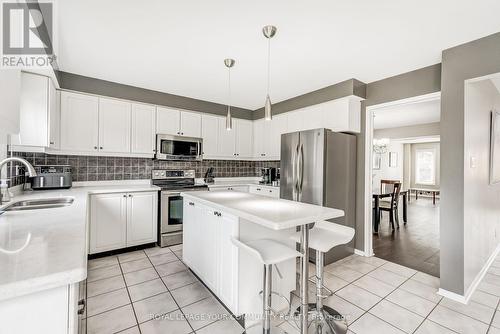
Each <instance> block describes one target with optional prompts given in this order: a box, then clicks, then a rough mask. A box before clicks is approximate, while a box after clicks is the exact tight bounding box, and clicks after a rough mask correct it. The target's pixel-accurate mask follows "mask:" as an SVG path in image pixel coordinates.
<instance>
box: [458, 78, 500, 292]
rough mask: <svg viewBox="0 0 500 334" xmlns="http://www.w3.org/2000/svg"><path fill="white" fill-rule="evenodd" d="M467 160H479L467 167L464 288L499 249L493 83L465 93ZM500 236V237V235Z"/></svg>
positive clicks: (499, 195) (472, 87)
mask: <svg viewBox="0 0 500 334" xmlns="http://www.w3.org/2000/svg"><path fill="white" fill-rule="evenodd" d="M465 101H466V102H465V118H464V119H465V133H466V136H465V143H464V144H465V147H464V148H465V149H464V151H465V159H466V160H468V157H471V156H473V157H476V160H477V163H476V167H474V168H471V167H469V165H468V164H467V161H466V163H465V168H464V203H465V207H464V235H465V236H466V238H465V239H464V288H465V291H466V292H467V289H468V287H470V286H471V283H472V282H473V280H474V278H475V277H476V275H477V274H478V273H479V272H480V271H481V269H482V268H483V266H484V265H485V264H486V262H487V261H488V258H489V257H490V255H491V254H492V253H493V252H494V250H495V248H496V247H497V246H498V242H499V239H498V237H497V236H498V232H499V231H500V206H499V201H498V199H500V184H496V185H490V184H489V171H490V168H489V162H490V161H489V156H490V133H489V131H488V130H489V129H490V117H491V110H493V109H496V110H500V109H498V107H500V103H499V102H500V93H499V92H498V91H497V89H496V88H495V87H494V86H493V84H492V83H491V81H490V80H484V81H480V82H476V83H471V84H468V85H467V86H466V90H465ZM499 237H500V236H499Z"/></svg>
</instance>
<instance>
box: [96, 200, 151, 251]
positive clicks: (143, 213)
mask: <svg viewBox="0 0 500 334" xmlns="http://www.w3.org/2000/svg"><path fill="white" fill-rule="evenodd" d="M157 203H158V193H157V192H134V193H113V194H96V195H91V199H90V250H89V253H90V254H95V253H100V252H105V251H109V250H113V249H120V248H125V247H129V246H135V245H139V244H145V243H150V242H156V240H157V234H156V233H157V228H158V226H157V225H158V224H157V205H158V204H157Z"/></svg>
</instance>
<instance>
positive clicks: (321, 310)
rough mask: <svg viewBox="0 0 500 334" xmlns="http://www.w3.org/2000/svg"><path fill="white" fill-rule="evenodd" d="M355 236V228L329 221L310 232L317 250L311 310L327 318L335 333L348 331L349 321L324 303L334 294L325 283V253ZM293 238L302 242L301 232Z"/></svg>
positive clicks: (312, 246) (311, 239) (339, 333)
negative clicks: (314, 301)
mask: <svg viewBox="0 0 500 334" xmlns="http://www.w3.org/2000/svg"><path fill="white" fill-rule="evenodd" d="M353 237H354V229H353V228H351V227H348V226H344V225H340V224H336V223H331V222H327V221H321V222H318V223H316V224H315V226H314V228H313V229H312V230H311V231H310V232H309V248H312V249H314V250H316V304H309V310H310V311H311V312H316V315H317V316H318V318H319V319H320V320H321V319H323V320H325V322H326V323H327V324H328V326H329V327H330V330H331V331H332V332H333V333H334V334H345V333H347V323H346V322H345V320H344V319H343V317H342V315H341V314H340V313H339V312H337V311H336V310H334V309H332V308H331V307H328V306H324V305H323V298H327V297H329V296H331V295H333V292H332V291H331V290H330V289H328V288H327V287H326V286H325V285H324V284H323V272H324V260H325V253H326V252H328V251H329V250H331V249H332V248H333V247H335V246H339V245H345V244H347V243H348V242H350V241H351V240H352V238H353ZM291 239H292V240H294V241H295V242H297V243H300V234H294V235H292V236H291ZM304 260H305V261H307V260H308V259H304ZM323 290H326V291H327V294H328V295H324V294H323Z"/></svg>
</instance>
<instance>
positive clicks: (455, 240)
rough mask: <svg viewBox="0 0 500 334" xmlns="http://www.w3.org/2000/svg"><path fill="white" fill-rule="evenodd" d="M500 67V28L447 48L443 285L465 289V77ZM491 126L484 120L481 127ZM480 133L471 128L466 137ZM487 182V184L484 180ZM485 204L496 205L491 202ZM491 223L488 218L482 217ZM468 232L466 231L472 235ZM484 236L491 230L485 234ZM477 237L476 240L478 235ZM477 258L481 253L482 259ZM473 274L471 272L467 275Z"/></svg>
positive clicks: (444, 68)
mask: <svg viewBox="0 0 500 334" xmlns="http://www.w3.org/2000/svg"><path fill="white" fill-rule="evenodd" d="M497 72H500V33H497V34H494V35H491V36H488V37H485V38H481V39H478V40H475V41H473V42H470V43H466V44H463V45H460V46H457V47H454V48H451V49H448V50H444V51H443V55H442V79H441V88H442V89H441V194H442V196H441V208H440V234H441V288H442V289H445V290H448V291H451V292H454V293H457V294H459V295H463V294H464V293H465V292H466V290H467V288H468V284H467V286H466V282H465V281H464V251H465V250H464V237H465V234H464V231H465V230H464V207H465V206H466V205H467V206H469V205H476V204H470V203H465V202H464V191H465V189H464V172H465V171H464V167H465V164H466V160H467V159H468V158H467V157H466V156H465V153H464V152H465V147H464V144H465V133H466V132H465V128H466V124H465V122H464V118H465V111H464V98H465V96H464V86H465V85H464V80H467V79H471V78H476V77H481V76H485V75H488V74H491V73H497ZM474 131H488V129H487V128H485V127H484V126H483V127H481V130H479V129H474ZM476 134H477V133H468V134H467V137H468V138H467V139H470V138H472V137H473V136H474V135H476ZM484 186H486V185H484ZM497 207H498V204H497ZM483 209H484V210H497V208H496V207H495V208H493V207H490V206H489V204H487V206H485V207H483ZM484 224H488V222H484ZM469 237H470V236H467V238H469ZM483 237H484V238H490V236H487V235H484V236H483ZM476 241H477V240H476ZM478 260H479V259H478ZM470 275H471V274H470V273H468V274H467V276H470Z"/></svg>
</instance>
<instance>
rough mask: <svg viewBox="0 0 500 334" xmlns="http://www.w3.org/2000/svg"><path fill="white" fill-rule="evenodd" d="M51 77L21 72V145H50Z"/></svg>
mask: <svg viewBox="0 0 500 334" xmlns="http://www.w3.org/2000/svg"><path fill="white" fill-rule="evenodd" d="M48 87H49V78H47V77H44V76H41V75H37V74H31V73H21V109H20V118H19V126H20V131H19V143H18V144H19V145H24V146H48V144H49V143H48V131H47V128H48V124H49V123H48V122H49V119H48V114H49V113H48V106H49V93H48Z"/></svg>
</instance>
